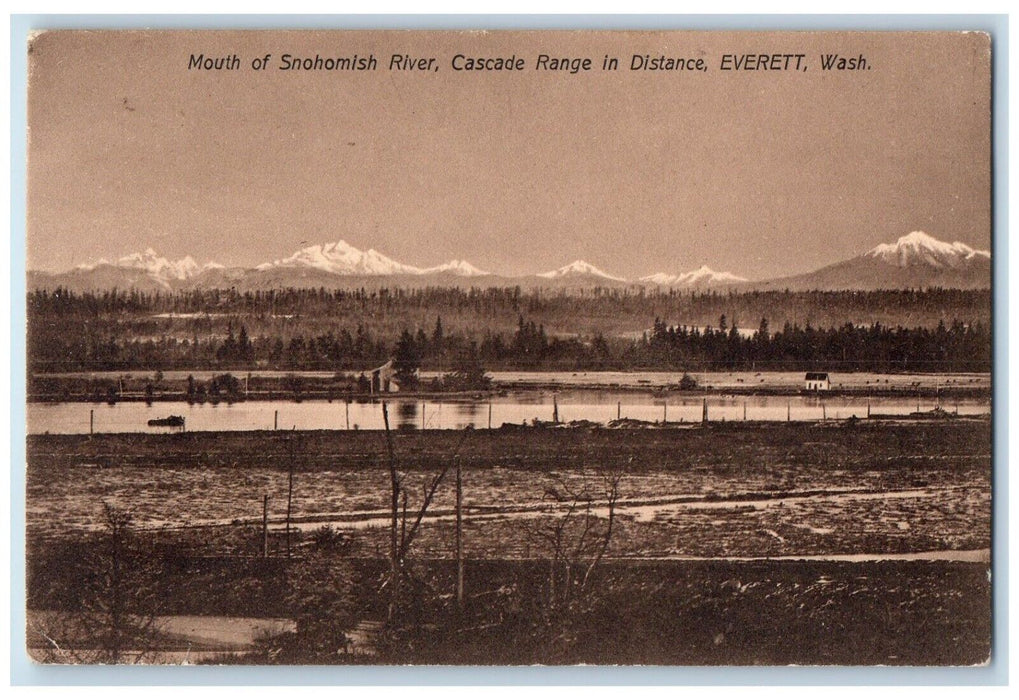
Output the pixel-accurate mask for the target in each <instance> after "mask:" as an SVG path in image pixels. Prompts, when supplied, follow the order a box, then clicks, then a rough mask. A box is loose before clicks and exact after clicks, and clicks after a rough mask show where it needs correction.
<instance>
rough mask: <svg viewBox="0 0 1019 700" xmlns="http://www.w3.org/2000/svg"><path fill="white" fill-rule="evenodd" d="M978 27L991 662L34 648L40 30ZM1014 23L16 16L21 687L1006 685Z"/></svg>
mask: <svg viewBox="0 0 1019 700" xmlns="http://www.w3.org/2000/svg"><path fill="white" fill-rule="evenodd" d="M148 28H152V29H284V28H293V29H657V30H662V29H701V30H704V29H728V30H734V29H754V30H768V29H788V30H900V31H902V30H979V31H985V32H988V33H989V34H991V36H992V75H993V89H994V92H993V146H994V153H993V156H994V178H993V207H994V208H993V222H994V235H993V242H992V253H993V257H992V260H993V273H992V274H993V277H994V297H993V328H994V339H995V342H994V393H993V407H994V414H993V415H994V417H993V424H994V478H993V489H994V499H993V504H992V520H993V542H992V561H993V572H994V577H993V581H992V595H993V599H994V627H993V645H992V662H991V664H990V665H988V666H986V667H980V668H802V667H797V668H741V667H737V668H733V667H724V668H721V667H720V668H692V667H661V666H658V667H636V668H635V667H629V668H625V667H624V668H619V667H591V666H588V667H582V668H577V667H567V668H535V667H526V668H506V667H485V668H459V667H413V668H411V667H250V666H249V667H194V666H192V667H127V666H124V667H116V668H110V667H81V666H74V667H71V666H68V667H52V666H40V665H36V664H33V663H32V662H31V661H30V660H29V659H28V656H27V654H26V653H25V606H24V600H25V565H24V557H25V542H24V532H25V470H24V464H25V443H24V439H23V436H24V435H25V347H24V338H25V215H26V213H25V202H26V200H25V146H26V139H25V135H26V133H27V131H26V113H25V106H26V100H25V98H26V82H25V81H26V76H27V64H26V59H27V55H26V51H25V50H24V47H25V46H26V41H27V37H28V33H29V32H30V31H33V30H38V29H148ZM1007 215H1008V18H1007V16H1005V15H951V16H948V15H743V16H739V15H697V16H680V15H675V16H670V15H657V16H641V15H614V16H609V15H603V16H585V15H546V16H540V15H537V16H535V15H474V16H460V15H431V16H412V15H362V16H343V15H204V16H200V15H147V16H137V15H101V16H100V15H14V16H12V17H11V226H10V230H11V250H10V256H11V288H10V292H11V343H12V347H11V397H10V401H11V426H10V428H11V601H10V605H11V682H12V684H14V685H173V684H179V685H323V684H349V685H355V684H356V685H479V684H481V685H669V684H682V685H763V684H769V685H822V684H840V685H874V684H877V685H941V684H950V685H989V684H993V685H1003V684H1006V683H1007V682H1008V661H1007V660H1008V638H1007V634H1008V511H1007V505H1008V471H1007V465H1008V454H1007V447H1008V446H1007V443H1006V435H1007V431H1006V427H1007V424H1008V396H1007V393H1006V392H1007V386H1008V367H1007V337H1008V316H1007V305H1008V278H1007V260H1008V231H1007V221H1008V218H1007Z"/></svg>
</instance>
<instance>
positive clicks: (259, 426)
mask: <svg viewBox="0 0 1019 700" xmlns="http://www.w3.org/2000/svg"><path fill="white" fill-rule="evenodd" d="M387 403H388V404H389V417H390V425H391V427H393V428H395V429H405V430H408V429H422V428H423V429H428V430H433V429H438V430H449V429H462V428H464V427H466V426H468V425H472V426H474V427H475V428H488V427H493V428H498V427H499V426H501V425H503V424H504V423H506V424H516V425H520V424H522V423H525V422H530V421H532V420H534V419H538V420H542V421H551V420H553V419H554V418H556V417H558V419H559V420H560V421H562V422H569V421H575V420H588V421H594V422H597V423H607V422H608V421H610V420H613V419H616V418H630V419H635V420H641V421H668V422H670V423H680V422H683V423H693V422H699V421H701V420H702V418H703V412H704V406H705V405H706V406H707V414H708V420H711V421H723V420H724V421H742V420H749V421H786V420H792V421H818V420H824V419H828V420H842V419H846V418H849V417H851V416H856V417H857V418H865V417H866V416H867V415H868V410H869V411H870V412H872V413H875V414H882V415H901V416H903V417H905V416H908V414H909V413H911V412H913V411H916V410H917V409H918V408H919V409H920V410H924V411H927V410H930V409H932V408H934V405H935V404H934V401H933V400H932V399H923V400H918V399H916V398H906V397H880V398H879V397H875V398H871V399H867V398H862V397H846V396H828V397H817V396H803V395H789V396H745V397H744V396H728V397H727V396H718V395H707V396H705V395H684V396H683V397H676V396H671V397H669V398H663V397H661V396H656V395H654V394H653V393H652V392H640V391H636V392H635V391H605V390H564V391H559V392H551V391H533V390H530V391H513V392H508V393H507V394H506V395H504V396H494V397H491V398H484V399H477V400H472V399H457V400H446V401H442V400H438V399H434V398H432V399H426V400H425V399H410V398H403V399H401V398H398V397H395V396H394V397H392V398H389V399H387ZM942 408H944V409H945V410H947V411H949V412H953V413H954V412H958V414H959V415H960V416H978V415H984V414H987V413H989V411H990V404H989V402H987V401H981V400H964V401H959V402H957V403H956V402H954V401H953V402H949V403H946V404H944V405H943V406H942ZM170 415H177V416H183V417H184V419H185V427H186V429H187V430H188V431H244V430H272V429H274V428H275V429H279V430H289V429H297V430H381V429H382V428H383V426H384V424H383V417H382V401H381V400H378V399H375V400H367V399H364V400H358V401H352V402H349V403H348V402H345V401H342V400H338V401H332V402H330V401H324V400H315V401H303V402H291V401H243V402H238V403H232V404H231V403H226V402H221V403H218V404H213V403H204V404H197V403H196V404H189V403H186V402H183V401H161V402H156V403H153V404H151V405H147V404H145V403H140V402H124V403H114V404H108V403H30V404H28V405H27V416H26V417H27V422H28V432H29V433H30V434H38V433H51V434H87V433H89V432H90V430H91V431H93V432H96V433H144V432H166V431H170V430H175V429H173V428H153V427H149V426H148V421H149V420H150V419H154V418H165V417H167V416H170Z"/></svg>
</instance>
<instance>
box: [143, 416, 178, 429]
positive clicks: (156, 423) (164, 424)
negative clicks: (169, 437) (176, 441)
mask: <svg viewBox="0 0 1019 700" xmlns="http://www.w3.org/2000/svg"><path fill="white" fill-rule="evenodd" d="M149 427H151V428H183V427H184V416H167V417H166V418H153V419H151V420H150V421H149Z"/></svg>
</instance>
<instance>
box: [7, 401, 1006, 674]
mask: <svg viewBox="0 0 1019 700" xmlns="http://www.w3.org/2000/svg"><path fill="white" fill-rule="evenodd" d="M393 440H394V454H395V457H396V460H397V466H398V471H399V473H400V475H401V477H402V479H403V484H404V486H405V487H406V492H407V494H408V504H407V508H408V512H409V514H410V515H409V519H408V521H407V522H408V523H412V522H413V520H414V514H415V512H416V509H417V508H418V506H419V505H420V503H421V500H422V494H423V489H424V486H425V485H426V484H427V483H428V482H429V481H430V480H431V479H432V478H433V477H434V476H435V475H436V474H438V473H439V472H440V470H442V469H443V468H444V467H447V466H450V465H452V464H453V463H454V456H455V458H456V460H457V461H458V462H459V464H460V465H461V467H462V470H463V493H464V504H465V508H464V527H463V539H464V553H465V557H466V599H465V603H464V604H463V606H462V607H460V606H455V605H454V598H453V591H454V589H455V587H456V584H455V579H456V575H455V561H454V557H455V551H456V550H455V545H454V542H455V538H454V522H455V521H454V509H453V505H454V493H455V490H454V485H453V484H454V482H453V476H452V473H450V474H447V476H446V480H445V481H443V482H441V483H440V485H439V487H438V489H437V490H436V494H435V499H434V501H433V502H432V504H431V507H430V508H429V510H428V512H427V513H426V514H425V515H424V517H423V518H422V521H421V526H420V529H419V531H418V533H417V538H416V539H415V541H414V543H413V547H412V548H411V549H410V550H409V552H408V557H407V567H408V568H407V572H408V573H407V576H408V579H407V587H406V589H405V591H404V594H403V595H404V596H405V598H406V599H405V600H404V601H403V602H402V603H401V606H402V608H401V609H402V610H403V611H404V612H403V613H401V614H400V615H399V616H398V617H397V618H395V619H394V620H392V621H391V622H389V623H385V624H383V621H385V620H386V619H387V609H386V606H387V603H386V601H387V598H388V593H387V592H386V591H387V590H388V589H387V585H388V584H387V583H386V581H387V578H386V572H387V566H388V564H387V561H386V556H387V551H388V550H387V548H388V537H389V529H388V526H389V513H388V509H387V508H388V499H389V497H390V492H389V472H388V467H387V464H388V462H387V450H386V442H385V436H384V435H383V434H382V433H378V432H367V431H344V432H304V433H301V432H297V433H293V432H262V433H243V434H239V433H184V434H177V435H144V436H139V435H130V436H129V435H97V436H94V437H92V438H89V437H88V436H57V435H37V436H31V437H30V438H29V439H28V489H27V507H28V515H27V518H28V536H29V542H28V558H29V561H28V568H29V604H30V606H31V607H32V608H33V609H34V610H37V611H47V612H45V613H41V614H39V615H36V616H35V618H34V619H42V620H47V619H57V618H59V617H60V616H59V615H58V614H57V613H55V612H53V611H65V612H69V613H72V614H76V613H75V611H76V610H80V609H81V608H84V609H85V610H91V609H102V605H99V604H96V603H94V602H93V603H90V602H89V598H88V596H89V595H97V596H99V597H100V599H101V598H102V591H101V590H100V592H99V593H95V591H94V590H93V592H91V593H88V592H85V593H83V591H82V590H81V586H82V585H83V584H81V583H80V582H81V581H89V580H96V579H95V577H94V576H93V574H91V573H89V572H90V571H93V570H94V567H95V566H96V564H95V562H97V561H99V562H101V561H103V557H104V556H106V555H105V554H104V552H108V551H109V543H108V537H109V531H108V526H109V522H108V519H104V512H106V511H104V508H105V506H112V507H113V508H114V509H117V510H119V511H130V513H131V515H132V521H131V535H132V538H134V539H133V541H134V544H133V545H132V547H133V549H131V550H130V551H131V552H132V554H131V556H130V557H125V559H124V561H126V562H129V564H126V565H127V566H130V567H133V568H134V569H137V572H136V576H135V578H134V579H133V580H136V581H137V582H138V583H137V587H138V590H139V591H143V592H144V595H139V596H136V600H138V601H140V602H139V604H140V605H142V606H143V607H144V609H145V611H147V613H148V614H151V615H156V616H160V618H159V619H163V618H164V617H166V616H193V615H201V616H220V617H223V616H226V617H227V618H229V617H231V616H233V617H236V618H238V619H239V620H240V621H241V622H239V623H238V624H249V625H250V620H249V619H250V618H252V617H265V616H268V617H269V618H272V619H280V620H293V621H295V622H294V624H293V625H292V629H294V630H296V631H294V632H287V633H284V634H281V635H277V636H275V637H272V638H271V639H260V640H259V641H258V642H257V643H252V644H249V645H248V646H247V647H245V648H243V649H238V650H235V651H232V652H231V656H229V657H223V658H219V657H215V656H214V655H215V653H217V652H215V648H216V647H210V651H209V652H208V653H209V654H213V657H212V660H219V661H230V662H236V661H248V662H254V663H284V662H287V663H361V662H365V661H369V662H381V663H407V662H421V663H578V662H587V663H674V664H732V663H741V664H742V663H746V664H762V663H776V664H787V663H795V664H827V663H840V664H842V663H860V664H871V663H884V664H945V663H950V664H975V663H982V662H984V661H986V659H987V657H988V654H989V650H990V609H991V608H990V571H989V564H988V562H989V548H990V505H991V449H990V448H991V438H990V424H989V421H987V420H963V419H956V420H951V421H945V422H938V423H930V422H922V421H921V422H914V423H908V422H874V423H870V422H866V421H860V422H843V423H836V422H830V423H828V424H808V423H802V424H796V423H793V424H784V423H777V424H775V423H772V424H754V423H729V424H709V425H708V426H695V427H686V428H678V427H677V428H675V429H665V430H608V429H598V428H595V429H577V428H573V429H551V428H513V429H502V430H492V431H482V430H476V431H406V432H404V431H398V432H396V433H395V434H393ZM291 470H292V472H293V490H292V493H291V502H292V507H291V517H290V519H289V528H288V522H287V518H286V503H287V500H288V498H287V496H288V482H289V475H290V472H291ZM613 485H614V487H613ZM571 494H572V495H571ZM577 494H583V496H582V497H581V498H578V497H577ZM266 495H268V496H269V523H268V531H267V532H265V533H263V532H262V529H261V524H262V503H263V500H262V499H263V497H264V496H266ZM610 513H611V515H612V529H611V537H609V538H607V540H606V542H607V546H606V549H605V552H604V555H605V556H604V561H602V562H601V565H600V566H598V567H597V568H596V569H593V576H592V577H591V580H590V582H589V585H588V584H587V583H585V584H584V586H583V589H584V592H583V594H582V595H581V594H577V595H576V596H574V597H565V598H564V597H563V591H562V590H561V589H557V586H559V585H561V583H556V581H560V580H563V581H564V580H566V579H559V578H556V577H558V576H560V573H559V571H560V569H562V568H563V567H565V570H566V571H567V574H566V576H567V577H569V576H570V574H569V573H568V571H569V570H570V567H574V569H575V570H576V571H586V569H587V567H588V565H589V564H590V562H591V560H590V556H589V555H587V554H584V555H577V556H573V555H572V554H570V552H571V551H578V552H579V551H584V552H590V551H592V550H590V549H586V550H584V549H583V547H584V544H583V542H584V538H586V537H588V535H590V537H591V538H597V537H601V536H602V535H601V534H600V533H605V532H606V525H607V523H608V516H609V514H610ZM588 516H590V520H588V519H586V518H587V517H588ZM590 523H593V524H590ZM564 524H566V525H569V526H570V527H565V528H564V527H563V525H564ZM571 527H572V529H571ZM288 529H289V534H288V533H287V530H288ZM557 532H559V533H561V534H562V536H561V537H560V540H559V544H560V545H561V551H560V553H559V554H556V553H555V552H554V551H553V550H552V549H551V548H550V547H551V545H550V542H551V541H552V540H551V539H550V534H554V533H557ZM263 547H265V550H266V553H267V554H268V557H263V556H262V552H263ZM125 551H127V550H125ZM288 551H289V552H290V556H288V555H287V553H288ZM585 557H586V558H585ZM889 557H892V558H897V559H899V560H889V561H883V559H886V558H889ZM553 559H555V560H556V562H557V563H555V564H554V565H553V564H552V561H553ZM911 559H915V560H911ZM100 566H101V565H100ZM89 567H93V568H92V569H90V568H89ZM550 567H551V568H550ZM550 572H555V573H550ZM577 576H581V574H577ZM585 578H586V577H585ZM98 580H104V579H102V577H99V579H98ZM574 580H575V581H576V580H579V579H578V578H575V579H574ZM309 609H310V610H311V612H309ZM217 619H218V618H217ZM365 621H368V622H365ZM373 621H374V622H373ZM369 623H370V625H377V624H382V632H380V633H379V634H378V635H377V636H376V637H373V638H372V639H370V640H369V642H368V643H366V646H363V647H361V648H360V650H359V651H358V653H354V651H352V647H351V646H350V645H351V639H354V638H356V637H357V634H355V633H354V632H351V630H355V629H360V627H359V625H363V624H369ZM226 624H227V625H228V626H229V623H226ZM45 632H46V633H47V634H49V635H50V636H51V637H54V634H56V633H54V632H53V630H45ZM348 632H349V633H350V634H351V635H354V636H353V637H351V636H349V635H348ZM64 633H65V634H67V632H66V630H65V631H64ZM57 636H59V634H57ZM54 638H56V637H54ZM34 639H36V640H37V641H38V640H39V639H45V637H44V636H42V633H41V632H39V633H37V634H36V635H35V637H34ZM188 643H189V644H190V643H191V642H188ZM174 644H176V645H177V646H174ZM181 644H182V641H181V640H180V639H179V638H174V639H171V640H170V641H168V642H166V643H165V645H164V646H165V648H164V649H163V651H161V652H159V653H163V654H164V656H159V655H158V654H157V655H156V656H154V657H151V658H150V659H149V660H153V661H163V662H172V660H174V659H175V658H176V657H174V656H173V654H178V653H179V652H180V648H179V647H181ZM167 645H168V646H167ZM355 647H356V645H355ZM155 648H157V649H159V648H160V647H159V645H158V644H156V646H155ZM192 648H193V649H194V650H195V651H197V650H198V649H199V647H192V646H188V649H192ZM51 651H52V650H51ZM39 653H40V654H43V656H45V658H46V660H54V659H53V658H51V657H50V656H46V654H45V653H44V651H40V652H39ZM366 654H367V655H366ZM196 658H197V657H196ZM205 658H206V659H207V660H208V659H209V658H210V657H208V656H206V657H205Z"/></svg>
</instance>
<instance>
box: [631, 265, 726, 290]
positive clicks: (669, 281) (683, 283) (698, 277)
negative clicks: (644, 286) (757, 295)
mask: <svg viewBox="0 0 1019 700" xmlns="http://www.w3.org/2000/svg"><path fill="white" fill-rule="evenodd" d="M640 281H641V282H651V283H652V284H660V285H662V286H666V287H694V286H703V285H710V284H726V283H736V282H746V279H745V278H743V277H739V276H737V275H734V274H732V273H731V272H715V271H714V270H712V269H711V268H710V267H708V266H707V265H701V266H700V267H699V268H697V269H696V270H691V271H690V272H683V273H681V274H678V275H670V274H668V273H665V272H658V273H655V274H653V275H648V276H647V277H641V278H640Z"/></svg>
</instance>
